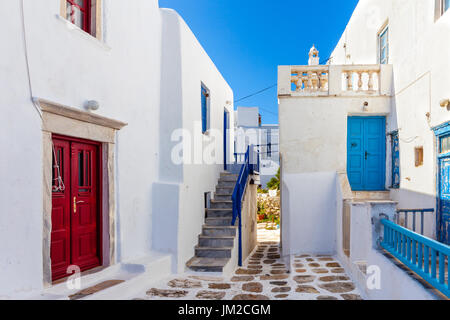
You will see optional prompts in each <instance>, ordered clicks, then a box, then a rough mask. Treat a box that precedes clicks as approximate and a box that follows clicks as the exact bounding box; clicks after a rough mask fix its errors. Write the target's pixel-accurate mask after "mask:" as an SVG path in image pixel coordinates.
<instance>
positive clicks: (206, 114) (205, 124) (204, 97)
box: [202, 85, 209, 133]
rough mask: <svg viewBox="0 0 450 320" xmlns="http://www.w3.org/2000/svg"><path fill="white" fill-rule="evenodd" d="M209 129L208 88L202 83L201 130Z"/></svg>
mask: <svg viewBox="0 0 450 320" xmlns="http://www.w3.org/2000/svg"><path fill="white" fill-rule="evenodd" d="M208 129H209V90H208V89H207V88H206V87H205V86H204V85H202V132H203V133H205V132H206V131H208Z"/></svg>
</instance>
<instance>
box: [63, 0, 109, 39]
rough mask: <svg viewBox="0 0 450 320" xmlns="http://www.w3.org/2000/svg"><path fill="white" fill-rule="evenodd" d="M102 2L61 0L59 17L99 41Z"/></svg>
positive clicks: (99, 0)
mask: <svg viewBox="0 0 450 320" xmlns="http://www.w3.org/2000/svg"><path fill="white" fill-rule="evenodd" d="M101 2H102V0H61V9H60V11H61V16H62V17H64V18H65V19H67V21H70V22H71V23H73V24H74V25H76V26H77V27H79V28H80V29H81V30H83V31H84V32H86V33H89V34H90V35H91V36H93V37H95V38H97V39H101V9H102V7H101Z"/></svg>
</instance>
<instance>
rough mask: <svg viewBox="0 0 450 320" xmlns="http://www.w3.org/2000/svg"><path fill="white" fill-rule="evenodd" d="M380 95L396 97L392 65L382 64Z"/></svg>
mask: <svg viewBox="0 0 450 320" xmlns="http://www.w3.org/2000/svg"><path fill="white" fill-rule="evenodd" d="M380 95H382V96H393V95H394V74H393V66H392V65H391V64H382V65H381V70H380Z"/></svg>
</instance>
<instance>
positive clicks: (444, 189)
mask: <svg viewBox="0 0 450 320" xmlns="http://www.w3.org/2000/svg"><path fill="white" fill-rule="evenodd" d="M438 162H439V168H438V189H439V190H438V199H437V200H438V204H437V205H438V214H437V221H436V227H437V238H438V240H439V241H440V242H442V243H445V244H448V245H450V135H444V136H440V137H439V156H438Z"/></svg>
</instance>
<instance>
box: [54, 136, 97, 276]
mask: <svg viewBox="0 0 450 320" xmlns="http://www.w3.org/2000/svg"><path fill="white" fill-rule="evenodd" d="M52 141H53V147H54V148H53V166H52V169H53V171H52V217H51V220H52V231H51V245H50V257H51V269H52V280H53V281H55V280H58V279H61V278H64V277H66V276H67V275H68V274H67V269H68V267H69V266H78V267H79V268H80V271H86V270H90V269H93V268H96V267H98V266H100V265H101V264H102V243H101V242H102V235H101V214H100V212H101V183H100V177H101V144H100V143H97V142H93V141H88V140H81V139H75V138H68V137H63V136H56V135H53V137H52Z"/></svg>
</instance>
